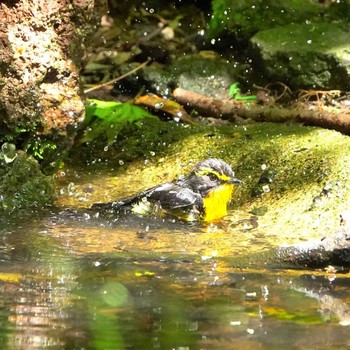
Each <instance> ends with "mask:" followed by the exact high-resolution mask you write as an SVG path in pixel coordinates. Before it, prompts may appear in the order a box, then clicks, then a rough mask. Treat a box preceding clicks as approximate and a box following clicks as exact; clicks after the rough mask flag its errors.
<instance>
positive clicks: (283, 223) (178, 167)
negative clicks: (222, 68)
mask: <svg viewBox="0 0 350 350" xmlns="http://www.w3.org/2000/svg"><path fill="white" fill-rule="evenodd" d="M118 142H119V143H118ZM147 145H148V146H147ZM114 147H115V150H117V149H118V147H119V150H120V152H119V154H118V157H117V158H114V159H112V160H110V161H109V162H108V164H109V165H108V168H109V169H108V173H107V175H105V176H103V172H102V173H101V167H100V168H98V169H97V171H98V174H99V175H98V176H93V179H91V178H90V179H89V180H88V182H89V184H88V185H89V186H90V185H91V186H92V188H94V191H93V193H92V194H91V193H89V194H88V195H86V196H85V197H86V198H85V199H84V201H82V200H81V197H84V193H83V192H84V191H83V188H86V187H87V184H86V183H82V184H76V185H77V187H76V190H77V192H79V191H80V192H81V195H77V196H76V198H80V199H77V200H76V201H75V202H74V198H72V196H71V197H70V198H69V206H78V207H79V206H84V207H89V206H90V205H91V204H92V203H94V202H101V201H102V202H107V201H111V200H115V199H117V198H121V197H123V196H126V195H130V194H134V193H137V192H139V191H141V190H143V189H145V188H148V187H151V186H154V185H156V184H159V183H162V182H166V181H171V180H173V179H175V178H177V177H178V176H180V175H181V174H184V173H187V172H188V171H189V170H190V169H191V168H192V166H193V165H194V164H195V163H196V162H197V161H198V160H202V159H205V158H208V157H218V158H222V159H224V160H225V161H226V162H228V163H229V164H231V165H232V167H233V169H234V170H235V173H236V177H238V178H239V179H241V180H243V181H244V184H243V185H242V186H239V187H237V189H236V191H235V197H234V199H233V202H232V205H231V207H230V208H231V211H230V215H229V217H228V218H227V220H228V221H229V222H230V223H231V224H232V225H235V224H236V222H240V221H242V220H250V219H251V217H253V216H254V217H256V218H257V223H258V226H259V228H260V229H262V230H263V232H264V235H270V236H274V237H279V236H281V239H282V237H284V240H283V241H284V242H286V241H287V242H288V240H289V239H290V238H292V237H294V238H295V237H297V238H298V239H299V238H300V239H306V238H310V236H311V237H313V236H314V237H319V236H320V235H321V234H324V233H326V232H328V231H329V232H332V231H334V230H336V229H337V228H338V226H339V214H340V213H341V212H342V211H344V210H347V209H348V208H349V204H348V203H350V180H349V179H350V168H349V167H348V164H349V161H350V138H349V137H347V136H344V135H342V134H340V133H338V132H335V131H330V130H325V129H321V128H317V127H305V126H302V125H299V124H273V123H255V124H250V125H245V126H234V125H228V126H218V127H208V126H188V127H184V126H181V125H179V124H175V123H172V122H170V123H169V122H161V121H158V122H154V121H151V122H150V123H149V124H148V123H144V125H143V126H142V127H141V128H138V129H134V130H133V132H132V133H131V132H130V134H128V137H126V136H125V137H124V138H120V139H119V141H117V144H116V145H114ZM122 150H123V151H122ZM105 153H108V152H105ZM111 167H112V168H113V171H110V168H111ZM89 171H91V168H89ZM101 174H102V175H101ZM79 186H81V187H79ZM67 203H68V202H67V201H65V199H64V198H62V197H61V199H60V205H62V206H65V205H67ZM243 231H244V230H243ZM246 234H248V233H247V232H246Z"/></svg>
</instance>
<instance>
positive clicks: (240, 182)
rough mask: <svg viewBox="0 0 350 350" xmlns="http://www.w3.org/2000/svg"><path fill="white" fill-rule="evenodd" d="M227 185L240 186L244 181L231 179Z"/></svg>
mask: <svg viewBox="0 0 350 350" xmlns="http://www.w3.org/2000/svg"><path fill="white" fill-rule="evenodd" d="M227 183H229V184H236V185H239V184H242V183H243V181H242V180H239V179H237V178H235V177H231V179H229V180H228V181H227Z"/></svg>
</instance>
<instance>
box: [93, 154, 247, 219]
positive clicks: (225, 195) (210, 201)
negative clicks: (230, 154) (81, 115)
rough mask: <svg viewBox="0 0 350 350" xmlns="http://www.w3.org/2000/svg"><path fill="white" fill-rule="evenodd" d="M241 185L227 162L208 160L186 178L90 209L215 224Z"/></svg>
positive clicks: (223, 214) (197, 166) (201, 162)
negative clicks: (233, 193) (235, 189)
mask: <svg viewBox="0 0 350 350" xmlns="http://www.w3.org/2000/svg"><path fill="white" fill-rule="evenodd" d="M240 183H242V181H241V180H239V179H237V178H235V177H234V172H233V171H232V168H231V167H230V166H229V165H228V164H227V163H225V162H224V161H223V160H221V159H217V158H208V159H206V160H203V161H200V162H199V163H197V164H196V165H195V167H194V168H193V169H192V171H191V172H190V174H189V175H183V176H181V177H179V178H178V179H177V180H175V181H172V182H166V183H164V184H161V185H158V186H155V187H152V188H149V189H147V190H145V191H143V192H141V193H139V194H137V195H134V196H130V197H126V198H122V199H120V200H118V201H115V202H112V203H96V204H94V205H93V206H92V209H98V210H100V209H102V210H105V209H107V210H112V211H116V212H122V211H123V210H124V211H131V212H134V213H136V214H139V215H149V214H154V215H160V216H162V215H170V216H174V217H177V218H180V219H182V220H185V221H197V220H203V221H205V222H214V221H217V220H219V219H221V218H222V217H224V216H225V215H226V214H227V205H228V203H229V201H230V200H231V197H232V191H233V188H234V185H235V184H240Z"/></svg>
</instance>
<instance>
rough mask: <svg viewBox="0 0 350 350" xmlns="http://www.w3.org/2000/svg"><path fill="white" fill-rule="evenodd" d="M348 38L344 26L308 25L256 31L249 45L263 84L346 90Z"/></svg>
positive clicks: (349, 60) (349, 74)
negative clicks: (273, 83) (260, 69)
mask: <svg viewBox="0 0 350 350" xmlns="http://www.w3.org/2000/svg"><path fill="white" fill-rule="evenodd" d="M349 35H350V31H349V29H348V28H347V26H346V25H344V23H341V22H340V23H323V22H322V23H321V22H311V21H308V22H306V23H304V24H289V25H286V26H280V27H275V28H272V29H267V30H263V31H260V32H258V33H257V34H256V35H254V36H253V37H252V38H251V40H250V43H251V48H252V51H253V55H254V56H255V64H256V65H258V66H261V68H262V71H263V78H264V80H268V81H283V82H285V83H286V84H287V85H289V86H290V87H297V88H301V87H304V88H312V89H340V90H348V89H349V88H350V79H349V78H350V55H349V50H350V43H349Z"/></svg>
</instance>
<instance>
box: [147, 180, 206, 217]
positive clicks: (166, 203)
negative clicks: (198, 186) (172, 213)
mask: <svg viewBox="0 0 350 350" xmlns="http://www.w3.org/2000/svg"><path fill="white" fill-rule="evenodd" d="M144 197H146V198H147V200H148V201H150V202H153V203H158V204H159V205H160V206H161V207H162V208H163V209H166V210H167V209H170V210H171V209H185V208H187V207H193V206H195V207H196V208H197V209H199V210H201V208H202V207H203V200H202V197H201V196H200V194H199V193H194V192H193V191H192V190H190V189H189V188H184V187H182V186H179V185H178V184H177V183H176V182H169V183H165V184H163V185H160V186H157V187H154V188H153V189H152V190H151V191H150V192H148V193H147V194H146V195H145V196H144Z"/></svg>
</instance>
